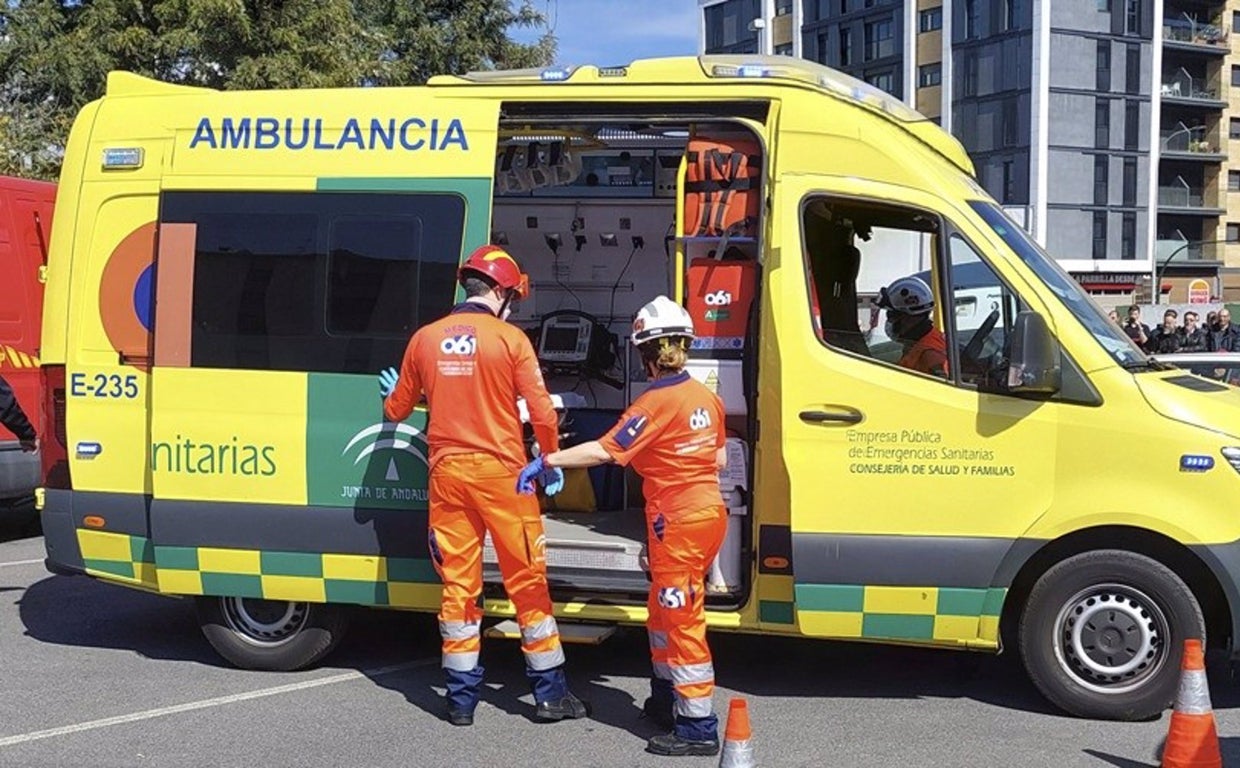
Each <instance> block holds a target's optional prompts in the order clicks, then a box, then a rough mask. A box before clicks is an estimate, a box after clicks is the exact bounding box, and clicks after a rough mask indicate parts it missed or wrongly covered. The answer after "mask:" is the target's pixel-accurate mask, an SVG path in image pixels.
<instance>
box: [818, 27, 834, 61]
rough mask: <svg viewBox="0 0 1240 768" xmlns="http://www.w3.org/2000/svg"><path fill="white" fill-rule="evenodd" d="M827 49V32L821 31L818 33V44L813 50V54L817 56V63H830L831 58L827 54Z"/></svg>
mask: <svg viewBox="0 0 1240 768" xmlns="http://www.w3.org/2000/svg"><path fill="white" fill-rule="evenodd" d="M828 50H829V49H828V48H827V33H826V32H821V33H819V35H818V46H817V48H815V50H814V54H815V56H816V57H817V59H818V63H819V64H830V63H831V58H830V57H829V56H828V55H827V51H828Z"/></svg>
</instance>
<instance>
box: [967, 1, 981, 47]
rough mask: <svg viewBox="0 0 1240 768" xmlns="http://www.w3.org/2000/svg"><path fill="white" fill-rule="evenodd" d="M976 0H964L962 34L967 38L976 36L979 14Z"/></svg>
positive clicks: (970, 38)
mask: <svg viewBox="0 0 1240 768" xmlns="http://www.w3.org/2000/svg"><path fill="white" fill-rule="evenodd" d="M977 5H978V0H964V36H965V39H967V40H972V39H973V38H975V37H977V36H978V34H979V32H978V26H979V20H980V19H979V16H978V14H979V13H980V11H979V9H978V7H977Z"/></svg>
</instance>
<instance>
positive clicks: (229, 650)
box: [195, 597, 349, 672]
mask: <svg viewBox="0 0 1240 768" xmlns="http://www.w3.org/2000/svg"><path fill="white" fill-rule="evenodd" d="M195 607H196V608H197V613H198V625H199V626H200V627H201V628H202V634H204V635H206V638H207V642H209V643H211V647H212V648H214V649H215V650H216V652H217V653H219V654H220V655H221V656H223V657H224V658H225V659H227V660H228V661H230V662H232V663H233V664H234V665H236V666H238V667H241V668H242V669H261V670H269V671H281V672H290V671H292V670H295V669H301V668H302V667H306V666H309V665H311V664H313V663H315V662H316V661H319V660H320V659H322V658H323V657H324V656H326V655H327V654H328V653H330V652H331V651H332V649H333V648H335V647H336V646H337V645H338V644H339V643H340V640H341V639H342V638H343V637H344V633H345V629H346V628H347V627H348V623H349V621H348V616H347V615H346V613H345V611H344V609H342V608H341V607H340V606H336V605H324V604H322V603H294V602H288V601H284V600H258V599H255V598H241V597H199V598H196V600H195Z"/></svg>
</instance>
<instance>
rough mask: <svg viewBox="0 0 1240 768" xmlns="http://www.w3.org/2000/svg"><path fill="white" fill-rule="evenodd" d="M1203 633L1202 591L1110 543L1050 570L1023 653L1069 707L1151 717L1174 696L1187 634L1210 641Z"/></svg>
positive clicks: (1024, 628)
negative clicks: (1109, 546)
mask: <svg viewBox="0 0 1240 768" xmlns="http://www.w3.org/2000/svg"><path fill="white" fill-rule="evenodd" d="M1205 631H1206V630H1205V619H1204V618H1203V617H1202V614H1201V606H1200V605H1198V604H1197V598H1195V597H1194V596H1193V593H1192V591H1191V590H1190V589H1189V588H1188V585H1186V584H1185V583H1184V581H1183V580H1182V579H1180V577H1179V576H1177V575H1176V574H1175V573H1174V572H1173V571H1172V570H1171V569H1169V568H1167V567H1166V566H1165V565H1163V564H1162V563H1160V562H1158V561H1157V560H1153V559H1151V558H1149V557H1145V556H1144V555H1138V554H1135V553H1132V552H1125V551H1122V550H1115V549H1106V550H1098V551H1095V552H1085V553H1082V554H1079V555H1075V556H1073V557H1070V558H1068V559H1067V560H1064V561H1063V562H1060V563H1057V564H1056V565H1055V566H1054V567H1052V568H1050V569H1049V570H1048V571H1047V572H1046V573H1044V574H1042V577H1041V578H1040V579H1038V581H1037V583H1036V584H1035V585H1034V587H1033V590H1032V591H1031V592H1030V593H1029V599H1028V601H1027V602H1026V603H1025V609H1024V611H1023V613H1022V615H1021V619H1020V652H1021V658H1022V659H1023V660H1024V662H1025V670H1026V671H1027V672H1028V674H1029V677H1030V678H1032V680H1033V683H1034V685H1036V686H1037V687H1038V690H1039V691H1041V692H1042V695H1043V696H1045V697H1046V698H1047V699H1049V700H1050V701H1051V702H1052V703H1053V704H1055V705H1056V706H1058V707H1060V708H1061V709H1063V710H1065V711H1066V712H1068V713H1070V714H1073V715H1076V716H1078V717H1087V718H1095V719H1102V720H1145V719H1149V718H1154V717H1157V716H1159V715H1160V714H1161V713H1162V711H1163V710H1164V709H1166V708H1167V707H1168V706H1169V705H1170V704H1171V703H1172V700H1173V698H1174V697H1175V692H1176V690H1177V687H1178V685H1179V674H1180V656H1181V653H1182V651H1181V649H1182V648H1183V647H1184V640H1185V639H1188V638H1201V639H1202V641H1204V640H1205V636H1206V634H1205ZM1074 638H1077V639H1078V640H1079V644H1078V643H1077V642H1074ZM1120 640H1123V642H1118V641H1120Z"/></svg>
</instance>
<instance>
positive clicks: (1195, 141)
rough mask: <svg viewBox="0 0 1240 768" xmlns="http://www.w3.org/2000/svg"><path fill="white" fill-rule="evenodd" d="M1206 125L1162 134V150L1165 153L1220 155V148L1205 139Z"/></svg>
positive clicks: (1182, 127)
mask: <svg viewBox="0 0 1240 768" xmlns="http://www.w3.org/2000/svg"><path fill="white" fill-rule="evenodd" d="M1205 134H1206V127H1205V126H1204V125H1198V126H1193V127H1192V128H1187V127H1184V126H1181V127H1179V128H1175V129H1173V130H1169V131H1162V132H1160V137H1161V138H1162V150H1163V151H1164V152H1192V153H1200V154H1205V155H1212V154H1218V152H1219V148H1218V147H1216V146H1214V145H1213V144H1211V143H1210V142H1209V141H1207V140H1206V138H1205Z"/></svg>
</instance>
